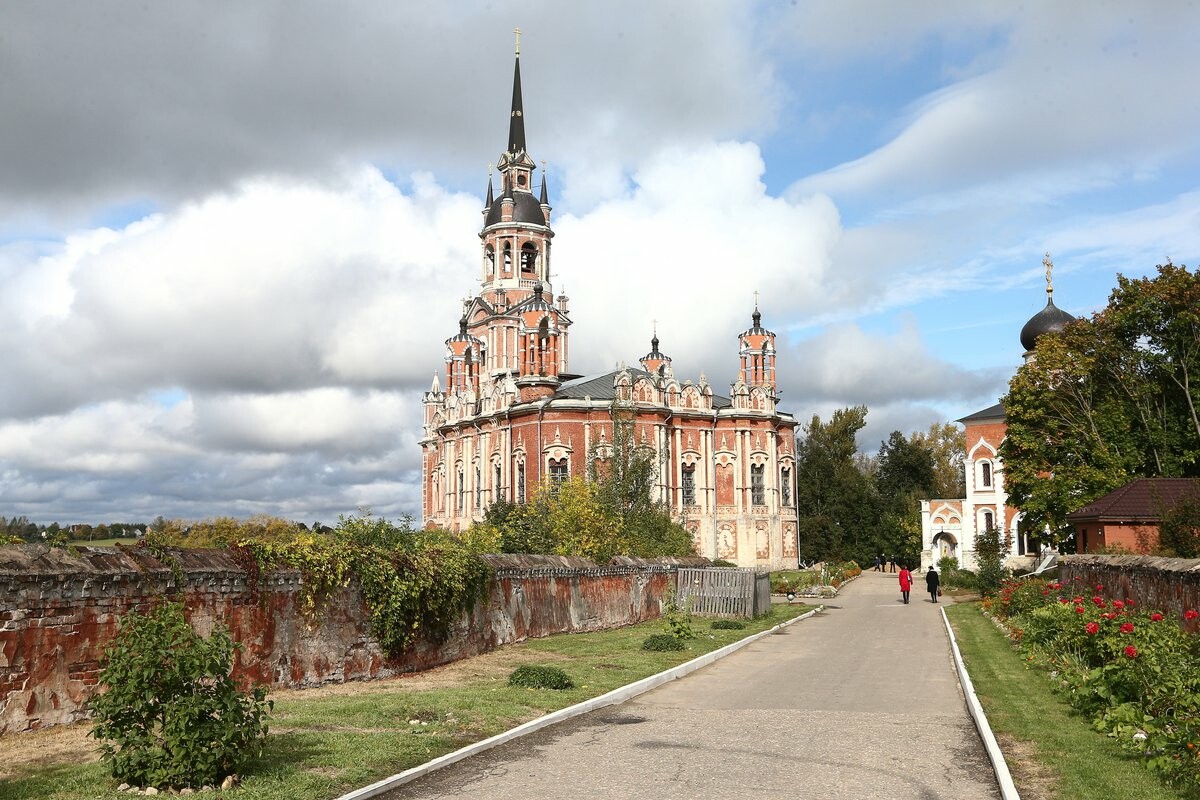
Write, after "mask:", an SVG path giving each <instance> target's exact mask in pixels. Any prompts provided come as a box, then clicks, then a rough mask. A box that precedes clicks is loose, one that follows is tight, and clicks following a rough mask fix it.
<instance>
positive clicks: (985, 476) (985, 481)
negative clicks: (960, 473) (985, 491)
mask: <svg viewBox="0 0 1200 800" xmlns="http://www.w3.org/2000/svg"><path fill="white" fill-rule="evenodd" d="M981 472H982V485H983V486H985V487H988V488H990V487H991V485H992V462H990V461H985V462H983V466H982V470H981Z"/></svg>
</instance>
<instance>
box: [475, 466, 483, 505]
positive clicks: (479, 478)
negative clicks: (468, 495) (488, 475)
mask: <svg viewBox="0 0 1200 800" xmlns="http://www.w3.org/2000/svg"><path fill="white" fill-rule="evenodd" d="M482 507H483V470H482V469H480V468H479V467H475V508H476V509H479V508H482Z"/></svg>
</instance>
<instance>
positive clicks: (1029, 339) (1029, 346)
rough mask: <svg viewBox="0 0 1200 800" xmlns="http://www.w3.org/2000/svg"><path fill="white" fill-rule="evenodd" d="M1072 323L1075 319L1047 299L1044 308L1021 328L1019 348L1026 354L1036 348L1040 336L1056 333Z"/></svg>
mask: <svg viewBox="0 0 1200 800" xmlns="http://www.w3.org/2000/svg"><path fill="white" fill-rule="evenodd" d="M1074 321H1075V317H1073V316H1071V315H1070V314H1068V313H1067V312H1066V311H1063V310H1062V309H1061V308H1059V307H1058V306H1056V305H1054V300H1053V299H1052V298H1047V299H1046V307H1045V308H1043V309H1042V310H1041V311H1039V312H1038V313H1036V314H1034V315H1033V316H1032V317H1030V318H1029V322H1026V323H1025V327H1023V328H1021V346H1022V347H1024V348H1025V350H1026V351H1027V352H1028V351H1031V350H1033V349H1034V348H1035V347H1037V340H1038V338H1040V337H1041V336H1042V334H1044V333H1058V332H1059V331H1061V330H1062V329H1063V328H1065V327H1066V326H1067V323H1068V322H1074Z"/></svg>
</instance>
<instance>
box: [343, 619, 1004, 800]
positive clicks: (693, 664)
mask: <svg viewBox="0 0 1200 800" xmlns="http://www.w3.org/2000/svg"><path fill="white" fill-rule="evenodd" d="M822 608H824V606H817V607H816V608H814V609H813V610H812V611H807V612H805V613H803V614H801V615H800V616H798V617H793V618H792V619H789V620H788V621H787V622H781V623H779V624H778V625H776V626H775V627H774V628H770V629H768V630H765V631H760V632H759V633H756V634H754V635H753V636H747V637H746V638H745V639H739V640H738V641H736V642H734V643H733V644H727V645H725V646H724V647H722V648H719V649H717V650H713V651H712V652H710V653H705V654H704V655H702V656H697V657H696V658H693V659H692V660H691V661H688V662H685V663H683V664H680V665H679V666H677V667H672V668H671V669H669V670H666V671H665V672H660V673H658V674H657V675H651V676H650V677H649V678H643V679H642V680H640V681H637V682H636V683H631V684H629V685H628V686H622V687H620V688H619V689H613V690H612V691H611V692H609V693H608V694H602V695H600V696H599V697H593V698H592V699H591V700H585V701H583V702H582V703H576V704H575V705H573V706H568V707H566V708H560V709H559V710H558V711H552V712H550V713H549V714H545V715H543V716H540V717H538V718H537V719H533V720H530V721H529V722H526V723H525V724H524V725H518V726H517V727H515V728H512V729H511V730H507V731H505V732H504V733H499V734H496V735H495V736H493V737H491V738H490V739H484V740H483V741H480V742H475V744H470V745H467V746H466V747H464V748H462V749H459V750H455V751H454V752H453V753H447V754H446V755H444V756H439V757H438V758H435V759H433V760H432V761H426V762H425V763H424V764H421V765H420V766H416V767H413V768H412V769H406V770H404V772H400V773H397V774H395V775H393V776H391V777H390V778H384V779H383V780H381V781H378V782H376V783H372V784H371V785H370V786H364V787H363V788H361V789H355V790H354V791H353V792H349V793H348V794H344V795H342V796H341V797H339V798H338V799H337V800H366V798H368V797H374V796H376V795H378V794H382V793H384V792H386V791H387V790H389V789H394V788H396V787H397V786H401V785H403V784H406V783H408V782H409V781H413V780H416V779H417V778H420V777H422V776H423V775H428V774H429V773H430V772H434V771H435V770H439V769H441V768H442V767H448V766H450V765H451V764H453V763H455V762H457V761H462V760H463V759H464V758H470V757H471V756H473V755H476V754H477V753H482V752H483V751H484V750H490V749H492V748H493V747H496V746H497V745H501V744H504V743H505V742H510V741H512V740H513V739H519V738H521V737H522V736H525V735H527V734H530V733H533V732H534V731H537V730H541V729H542V728H545V727H547V726H550V725H554V724H555V723H557V722H562V721H564V720H568V719H571V718H572V717H578V716H579V715H580V714H587V713H588V712H589V711H595V710H596V709H599V708H604V707H605V706H615V705H619V704H620V703H624V702H625V701H626V700H632V699H633V698H635V697H637V696H638V695H639V694H645V693H646V692H648V691H650V690H651V689H654V688H656V687H658V686H662V685H663V684H664V683H669V682H670V681H673V680H675V679H677V678H682V677H683V676H684V675H687V674H689V673H692V672H695V671H696V670H698V669H700V668H701V667H707V666H708V665H709V664H711V663H713V662H714V661H717V660H719V659H722V658H724V657H725V656H727V655H729V654H731V653H734V652H736V651H738V650H741V649H742V648H743V647H745V646H746V645H748V644H751V643H752V642H756V641H758V640H759V639H761V638H762V637H764V636H770V635H771V634H772V633H775V631H777V630H779V629H780V628H786V627H787V626H788V625H792V624H793V623H796V622H799V621H800V620H802V619H808V618H809V617H811V616H812V615H813V614H816V613H817V612H818V611H820V610H822ZM1014 796H1015V795H1014Z"/></svg>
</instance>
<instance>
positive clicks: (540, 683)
mask: <svg viewBox="0 0 1200 800" xmlns="http://www.w3.org/2000/svg"><path fill="white" fill-rule="evenodd" d="M508 685H509V686H523V687H525V688H527V689H558V690H561V689H573V688H574V687H575V681H573V680H571V679H570V677H568V676H567V673H565V672H563V671H562V670H561V669H559V668H558V667H546V666H541V665H538V664H524V665H522V666H519V667H517V668H516V669H514V670H513V672H512V674H511V675H509V676H508Z"/></svg>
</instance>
